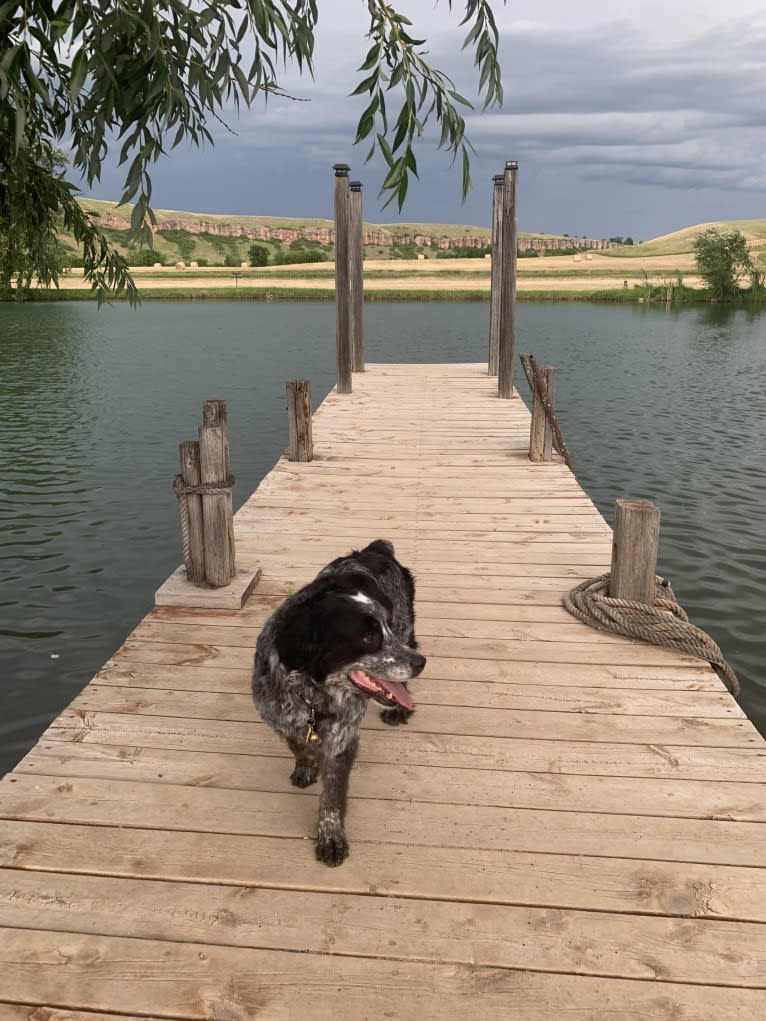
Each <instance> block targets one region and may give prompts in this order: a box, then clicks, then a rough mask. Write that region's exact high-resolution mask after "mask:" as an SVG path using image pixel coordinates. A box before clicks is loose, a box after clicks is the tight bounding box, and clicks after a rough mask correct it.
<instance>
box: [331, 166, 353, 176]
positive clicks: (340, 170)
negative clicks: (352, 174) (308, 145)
mask: <svg viewBox="0 0 766 1021" xmlns="http://www.w3.org/2000/svg"><path fill="white" fill-rule="evenodd" d="M332 168H333V170H334V171H335V176H336V177H348V172H349V170H350V169H351V167H350V166H349V165H348V163H333V165H332Z"/></svg>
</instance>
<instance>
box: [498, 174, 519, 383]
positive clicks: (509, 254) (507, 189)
mask: <svg viewBox="0 0 766 1021" xmlns="http://www.w3.org/2000/svg"><path fill="white" fill-rule="evenodd" d="M518 176H519V165H518V163H516V161H515V160H509V161H508V162H507V163H506V164H505V173H504V175H503V225H502V230H503V242H502V248H501V257H502V274H501V284H500V332H499V338H498V366H497V393H498V396H499V397H503V398H506V399H510V398H511V397H513V359H514V357H515V351H516V245H517V230H516V211H517V204H518Z"/></svg>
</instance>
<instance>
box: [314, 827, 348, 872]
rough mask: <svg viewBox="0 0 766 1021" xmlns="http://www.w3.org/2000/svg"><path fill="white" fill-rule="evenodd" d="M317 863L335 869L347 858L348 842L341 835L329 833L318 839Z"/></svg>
mask: <svg viewBox="0 0 766 1021" xmlns="http://www.w3.org/2000/svg"><path fill="white" fill-rule="evenodd" d="M316 856H317V861H321V862H323V863H324V864H325V865H329V866H331V867H332V868H335V867H336V866H338V865H341V864H342V863H343V862H344V861H345V860H346V858H348V841H347V840H346V838H345V836H344V835H343V833H338V832H335V833H330V834H328V835H327V836H326V837H320V838H319V840H318V841H317V847H316Z"/></svg>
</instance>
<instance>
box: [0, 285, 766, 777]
mask: <svg viewBox="0 0 766 1021" xmlns="http://www.w3.org/2000/svg"><path fill="white" fill-rule="evenodd" d="M487 317H488V306H487V305H486V304H479V305H474V304H470V305H459V304H414V303H413V304H409V303H408V304H401V305H399V304H385V305H369V306H368V307H367V309H366V332H367V348H368V358H369V360H370V361H393V362H402V361H435V362H441V361H474V360H475V361H483V360H484V359H485V357H486V355H485V349H486V340H485V338H486V333H487ZM517 317H518V327H517V328H518V335H519V347H520V349H521V350H525V351H531V352H533V353H534V354H536V355H537V356H538V358H540V360H541V361H546V362H550V363H552V364H555V365H556V366H557V368H558V379H559V383H558V394H559V396H558V401H557V403H558V407H559V409H560V418H561V422H562V426H563V428H564V433H565V436H566V439H567V443H568V446H569V448H570V451H571V453H572V456H573V459H574V462H575V466H576V468H577V472H578V478H579V479H580V481H581V483H582V484H583V485H584V487H585V488H586V490H587V491H588V493H589V494H590V495H591V497H592V498H593V499H594V500H595V502H596V503H597V505H598V506H599V508H600V509H601V510H602V512H603V513H604V514H605V515H606V516H607V518H609V519H610V520H611V510H612V506H613V504H614V500H615V499H616V498H617V497H621V496H633V497H645V498H647V499H652V500H654V501H655V502H656V503H658V504H659V506H660V508H661V510H662V514H663V523H662V541H661V551H660V565H659V569H660V571H661V573H663V574H665V575H666V576H668V577H670V579H671V580H672V583H673V587H674V590H675V592H676V594H677V596H678V598H679V599H680V601H681V602H682V604H683V605H684V606H685V608H686V609H687V611H688V612H689V614H690V616H691V618H692V620H693V621H694V623H696V624H698V625H699V626H700V627H702V628H704V629H705V630H707V631H709V632H710V633H711V634H712V635H713V637H714V638H715V639H716V641H718V643H719V644H720V645H721V646H722V648H723V650H724V652H725V654H726V655H727V657H728V658H729V659H730V662H731V663H732V665H733V666H734V668H735V670H736V671H737V673H738V674H739V677H740V680H741V682H742V686H743V694H742V698H741V704H742V705H743V707H744V708H745V710H746V711H747V712H748V714H749V715H750V716H751V718H752V719H753V720H755V722H756V723H757V725H758V726H759V727H760V728H761V730H762V731H765V730H766V687H765V685H766V679H765V678H764V670H763V663H764V655H765V654H766V638H765V637H764V633H765V629H764V607H765V606H766V542H764V538H763V530H764V524H765V523H766V453H765V451H766V315H762V314H759V313H748V312H745V311H742V310H734V311H727V310H720V309H718V310H712V311H711V310H709V309H703V310H701V309H683V310H679V311H675V312H669V313H666V312H665V311H664V309H661V308H659V309H655V308H651V307H648V308H647V307H643V306H641V307H635V308H634V307H628V308H622V307H621V308H608V307H601V306H589V305H562V304H555V305H524V304H522V305H520V306H519V308H518V313H517ZM334 334H335V321H334V308H333V306H332V305H330V304H324V303H320V304H304V303H296V304H276V303H275V304H261V303H257V304H256V303H252V304H251V303H247V302H232V303H226V302H210V303H206V302H173V303H167V304H165V303H160V302H152V303H147V304H146V305H145V306H144V307H142V308H141V309H139V310H138V311H132V310H130V309H129V308H126V307H125V306H123V305H119V306H115V307H113V308H106V309H102V310H98V309H97V308H96V307H94V306H93V305H91V304H85V303H83V304H74V303H73V304H58V305H28V306H16V305H5V306H0V397H1V398H2V403H1V404H0V406H1V407H2V427H1V428H0V772H2V771H4V770H7V769H8V768H10V767H11V766H12V765H13V764H14V763H15V762H16V761H17V760H18V759H19V758H20V757H21V756H22V755H23V754H24V753H25V751H26V750H27V749H28V748H29V747H30V745H31V744H32V743H33V742H34V741H35V740H36V738H37V737H38V736H39V734H40V733H41V732H42V731H43V730H44V729H45V727H46V726H47V724H48V723H49V722H50V720H51V719H52V718H53V717H54V716H55V715H56V714H57V713H58V712H60V711H61V709H62V708H63V707H64V706H65V705H67V704H68V702H69V701H70V700H71V699H72V698H73V697H74V695H75V694H76V693H77V692H78V691H79V690H80V689H81V688H82V687H83V686H84V685H85V684H86V683H87V682H88V681H89V680H90V678H91V676H92V675H93V674H94V673H95V672H96V670H98V668H99V667H100V666H101V665H102V663H103V662H104V661H105V660H106V659H107V658H108V657H109V656H110V655H111V653H112V652H114V651H115V650H116V649H117V648H118V646H119V645H120V644H121V642H122V641H123V639H124V638H125V636H126V635H127V634H128V632H129V631H130V630H132V628H133V627H134V626H135V624H136V623H137V622H138V621H139V620H140V618H141V617H142V616H143V615H144V614H145V613H146V612H147V611H148V610H149V608H150V606H151V603H152V597H153V593H154V590H155V588H156V587H157V585H158V584H159V582H161V581H162V580H163V579H164V578H165V577H166V576H167V575H168V574H169V573H170V571H171V570H172V569H173V568H174V567H175V566H176V565H177V563H178V562H179V560H180V550H179V548H178V543H179V540H178V522H177V509H176V504H175V498H174V496H173V493H172V491H171V489H170V482H171V480H172V478H173V476H174V474H175V472H176V471H177V465H176V461H177V444H178V442H179V441H180V440H183V439H192V438H194V436H195V433H196V427H197V423H198V420H199V418H200V409H201V403H202V401H203V400H204V399H205V398H209V397H223V398H225V399H226V400H227V402H228V405H229V417H230V427H231V449H232V464H233V469H234V471H235V473H236V475H237V478H238V483H237V487H236V489H235V503H236V504H238V503H240V502H241V501H242V500H243V499H244V498H245V497H246V496H247V495H248V494H249V493H250V492H251V491H252V490H253V488H254V487H255V486H256V485H257V483H258V481H259V479H260V478H262V477H263V475H265V474H266V473H267V472H268V471H269V470H270V469H271V467H272V465H273V464H274V462H275V461H276V459H277V457H278V456H279V454H280V452H281V450H282V449H283V448H284V446H285V444H286V416H285V397H284V381H285V380H287V379H290V378H295V377H297V376H304V377H307V378H309V379H311V382H312V391H313V396H314V403H315V404H317V403H318V402H319V400H321V399H322V398H323V397H324V395H325V394H326V393H327V391H328V390H329V389H330V387H331V386H332V384H333V374H334ZM392 413H395V409H392ZM339 552H342V550H339Z"/></svg>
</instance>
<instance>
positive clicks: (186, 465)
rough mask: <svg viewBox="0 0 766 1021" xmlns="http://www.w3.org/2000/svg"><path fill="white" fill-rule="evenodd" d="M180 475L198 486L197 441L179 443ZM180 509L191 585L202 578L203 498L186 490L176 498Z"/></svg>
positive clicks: (186, 562) (189, 482)
mask: <svg viewBox="0 0 766 1021" xmlns="http://www.w3.org/2000/svg"><path fill="white" fill-rule="evenodd" d="M178 453H179V459H180V462H181V478H182V479H183V481H184V484H185V485H187V486H198V485H199V484H200V482H201V481H202V479H201V477H200V467H199V443H198V442H197V441H196V440H187V441H185V442H184V443H180V444H179V446H178ZM178 506H179V508H180V511H181V533H182V536H183V533H184V531H186V533H187V537H186V540H185V541H184V543H183V546H184V567H185V568H186V577H187V578H188V579H189V581H190V582H192V584H194V585H199V584H201V583H202V582H204V580H205V533H204V528H203V524H202V497H201V496H200V495H199V494H197V493H189V494H188V495H186V496H184V497H182V498H181V499H179V501H178Z"/></svg>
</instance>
